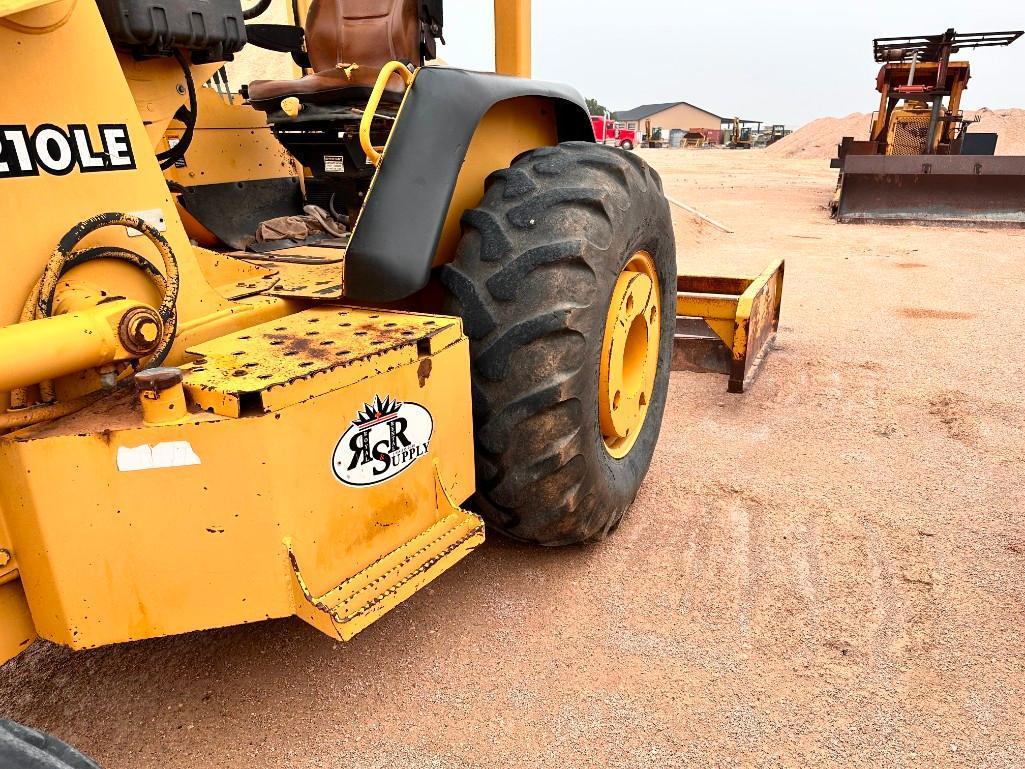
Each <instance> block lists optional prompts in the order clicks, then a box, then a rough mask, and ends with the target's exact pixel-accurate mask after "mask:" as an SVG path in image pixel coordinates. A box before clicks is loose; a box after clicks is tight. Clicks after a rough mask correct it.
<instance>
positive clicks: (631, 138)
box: [591, 115, 638, 150]
mask: <svg viewBox="0 0 1025 769" xmlns="http://www.w3.org/2000/svg"><path fill="white" fill-rule="evenodd" d="M591 128H593V129H594V140H595V141H596V142H598V143H599V144H611V145H612V146H613V147H619V148H620V149H624V150H632V149H633V148H634V147H636V146H637V143H638V137H637V132H636V131H634V130H632V129H629V128H623V126H622V124H621V123H617V122H616V121H614V120H609V119H608V118H607V117H602V116H601V115H592V116H591Z"/></svg>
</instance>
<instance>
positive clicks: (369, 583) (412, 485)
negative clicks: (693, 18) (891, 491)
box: [0, 0, 677, 661]
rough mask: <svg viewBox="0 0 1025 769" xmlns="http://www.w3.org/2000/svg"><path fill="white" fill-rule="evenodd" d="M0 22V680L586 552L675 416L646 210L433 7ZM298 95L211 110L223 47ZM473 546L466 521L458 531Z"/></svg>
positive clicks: (646, 180)
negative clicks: (474, 555) (291, 69)
mask: <svg viewBox="0 0 1025 769" xmlns="http://www.w3.org/2000/svg"><path fill="white" fill-rule="evenodd" d="M269 5H270V3H268V2H260V3H258V4H257V5H256V6H253V7H251V8H243V7H242V6H241V5H240V3H239V0H141V1H140V0H133V1H131V2H129V0H0V52H2V56H3V61H4V65H3V67H4V75H5V78H4V95H3V100H2V103H0V221H2V224H3V231H4V234H5V242H4V247H3V254H4V257H3V260H4V279H3V281H2V282H0V391H2V395H0V661H3V660H6V659H9V658H11V657H13V656H14V655H16V654H18V653H19V652H21V651H23V650H24V649H25V648H26V647H27V646H28V645H29V644H31V643H32V642H33V640H34V639H35V638H37V637H42V638H45V639H48V640H50V641H53V642H56V643H59V644H63V645H65V646H68V647H71V648H73V649H88V648H93V647H97V646H100V645H104V644H112V643H119V642H125V641H132V640H137V639H144V638H152V637H156V636H164V635H169V634H175V633H184V632H188V631H194V630H202V629H207V628H215V627H223V626H228V625H235V624H241V623H249V622H258V621H261V620H265V619H270V618H280V617H288V616H293V615H295V616H298V617H301V618H302V619H303V620H305V621H307V622H309V623H310V624H312V625H313V626H315V627H317V628H319V629H320V630H322V631H324V632H325V633H328V634H330V635H332V636H334V637H337V638H341V639H345V640H348V639H350V638H352V637H353V635H355V634H356V633H358V632H359V631H361V630H362V629H364V628H366V627H367V626H368V625H369V624H371V623H372V622H374V621H375V620H376V619H378V618H379V617H381V616H382V615H383V614H384V613H385V612H387V611H388V610H389V609H391V608H393V607H395V606H396V605H397V604H399V603H400V602H401V601H403V600H404V599H406V598H408V597H409V596H411V595H412V594H413V593H415V592H416V591H417V590H418V589H420V588H422V587H423V586H424V585H426V584H427V583H429V582H430V581H431V580H433V579H435V578H436V577H437V576H438V575H439V574H441V573H443V572H444V571H445V570H446V569H448V568H450V567H451V566H453V565H454V564H456V563H457V562H458V561H459V560H460V559H461V558H463V557H464V556H466V555H468V554H469V553H470V552H471V551H472V550H473V549H474V548H475V547H477V546H478V545H480V544H481V543H482V542H483V540H484V531H485V529H484V520H486V521H487V522H488V524H489V525H490V527H491V528H492V529H494V530H495V531H499V532H501V533H503V534H505V535H508V536H510V537H514V538H516V539H518V540H522V541H525V542H532V543H538V544H540V545H551V546H554V545H570V544H575V543H585V542H592V541H595V540H599V539H601V538H603V537H604V536H606V535H607V534H608V533H609V532H610V531H612V530H613V529H614V528H615V526H616V525H617V524H618V523H619V521H620V519H621V518H622V516H623V514H624V512H625V511H626V510H627V508H628V507H629V506H630V504H631V503H632V501H633V500H634V497H635V495H636V494H637V491H638V488H639V486H640V484H641V482H642V480H643V478H644V476H645V473H646V472H647V469H648V466H649V463H650V460H651V457H652V452H653V450H654V446H655V442H656V439H657V436H658V432H659V427H660V423H661V420H662V413H663V409H664V406H665V403H666V395H667V388H668V380H669V371H670V361H671V355H672V348H673V334H674V322H675V312H674V306H675V302H676V292H677V289H676V287H675V284H676V270H675V265H676V253H675V247H674V240H673V230H672V226H671V221H670V214H669V208H668V205H667V203H666V199H665V198H664V196H663V193H662V189H661V182H660V180H659V177H658V175H657V174H656V173H655V172H654V171H652V170H651V169H650V168H649V167H648V166H647V165H646V164H645V163H644V162H643V161H642V160H639V159H638V158H637V157H636V156H635V155H632V154H630V153H623V152H619V151H616V150H615V149H613V148H606V147H602V146H598V145H596V144H594V142H593V134H592V131H591V125H590V121H589V118H588V114H587V110H586V108H585V105H584V100H583V99H582V98H581V96H580V95H579V94H578V93H577V92H576V91H575V90H573V89H572V88H568V87H565V86H561V85H554V84H549V83H540V82H536V81H533V80H530V79H527V76H528V75H529V69H530V55H529V41H530V34H529V30H530V16H529V2H527V1H526V0H496V2H495V19H496V51H497V56H496V59H497V61H496V69H497V73H478V72H468V71H465V70H460V69H455V68H451V67H447V66H433V65H432V66H429V65H427V62H428V61H429V60H432V59H434V58H435V57H436V49H435V45H436V41H437V40H438V39H440V38H441V36H442V34H443V24H444V16H443V11H442V7H441V3H440V2H438V1H432V2H417V1H416V0H312V2H309V3H306V2H297V3H291V4H289V7H288V15H289V19H290V21H291V22H292V23H289V24H284V25H274V24H261V23H259V22H258V21H257V20H256V17H257V16H258V15H259V14H260V13H261V12H263V11H266V10H267V8H268V6H269ZM247 45H248V46H250V47H253V46H256V47H261V48H264V49H268V50H269V51H271V52H273V53H268V54H267V55H268V56H278V57H282V58H283V59H287V58H288V57H291V61H292V62H294V66H295V69H296V72H295V77H293V78H287V79H284V80H263V81H255V82H251V83H247V84H243V87H241V88H238V89H237V90H236V88H235V87H234V86H233V85H232V84H231V83H230V82H229V81H228V79H227V78H226V77H225V71H224V65H225V62H226V61H228V60H230V59H231V58H232V57H233V56H234V55H235V54H237V53H238V52H239V51H241V50H243V48H244V47H246V46H247ZM471 510H472V511H475V512H471Z"/></svg>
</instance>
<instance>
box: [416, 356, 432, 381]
mask: <svg viewBox="0 0 1025 769" xmlns="http://www.w3.org/2000/svg"><path fill="white" fill-rule="evenodd" d="M433 368H434V362H433V361H432V360H431V359H430V358H424V359H423V360H422V361H420V368H418V369H417V370H416V377H417V379H419V380H420V387H424V386H425V385H426V384H427V380H428V379H430V378H431V371H432V370H433Z"/></svg>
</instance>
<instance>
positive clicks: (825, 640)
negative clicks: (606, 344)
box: [0, 151, 1025, 769]
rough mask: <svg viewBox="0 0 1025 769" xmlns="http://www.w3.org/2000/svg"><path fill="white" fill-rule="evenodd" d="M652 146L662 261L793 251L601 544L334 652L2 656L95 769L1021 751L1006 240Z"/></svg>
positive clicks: (826, 184)
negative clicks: (672, 239)
mask: <svg viewBox="0 0 1025 769" xmlns="http://www.w3.org/2000/svg"><path fill="white" fill-rule="evenodd" d="M647 157H648V158H649V159H650V160H651V162H652V163H654V164H655V165H656V166H657V167H658V168H659V169H660V170H661V171H662V173H663V176H664V179H665V181H666V185H667V188H668V191H669V192H670V194H672V195H674V196H676V197H678V198H680V199H682V200H685V201H686V202H689V203H691V204H693V205H696V206H698V207H699V208H702V209H703V210H705V211H706V212H707V213H708V214H710V215H712V216H714V217H716V218H718V219H720V220H721V221H723V222H726V223H728V224H729V225H731V226H732V227H733V228H735V229H736V234H734V235H725V234H721V233H717V232H715V231H714V230H710V229H709V228H707V227H705V228H704V229H700V228H696V227H694V225H693V222H692V221H691V220H689V219H688V218H686V217H685V216H683V215H681V216H680V217H679V218H678V224H679V230H680V241H681V265H683V267H684V268H685V269H689V270H693V271H699V272H717V271H751V272H757V271H760V270H761V268H762V267H763V266H764V265H765V264H766V263H767V262H768V261H769V260H771V259H773V258H775V257H778V256H784V257H786V259H787V287H786V295H785V299H784V318H783V324H782V328H781V333H780V339H779V348H778V350H777V351H776V352H775V353H774V354H773V356H772V357H771V359H770V360H769V362H768V364H767V367H766V368H765V370H764V372H763V374H762V375H761V377H760V378H759V379H758V381H757V383H756V385H755V386H754V388H753V389H752V390H751V391H750V392H749V393H748V394H746V395H744V396H728V395H726V381H725V378H722V377H719V376H715V375H701V374H678V375H674V382H673V384H672V392H671V399H672V400H671V405H670V408H669V410H668V412H667V415H666V419H665V425H664V428H663V433H662V439H661V442H660V443H659V447H658V451H657V453H656V456H655V460H654V466H653V468H652V471H651V474H650V476H649V478H648V481H647V483H646V484H645V486H644V488H643V490H642V492H641V494H640V497H639V498H638V500H637V503H636V505H635V506H634V508H633V510H632V511H631V513H630V514H629V516H628V517H627V519H626V521H625V522H624V524H623V526H622V528H621V529H620V530H619V531H618V532H617V533H616V534H615V535H614V536H613V537H612V538H611V539H610V540H609V541H607V542H606V543H605V544H603V545H601V546H598V547H593V548H589V549H569V550H564V551H559V552H545V551H539V550H533V549H530V548H526V547H520V546H518V545H513V544H510V543H508V542H505V541H503V540H501V539H500V538H498V537H494V538H492V540H491V541H490V542H489V543H488V544H487V545H486V546H485V547H484V548H483V549H482V550H481V551H480V552H479V553H477V554H476V555H474V556H473V557H472V558H470V559H468V560H467V561H465V562H464V563H463V564H462V565H460V566H459V567H457V568H456V569H455V570H454V571H452V572H450V573H449V574H447V575H445V576H444V577H443V578H442V579H440V580H439V581H437V582H436V583H434V585H433V586H432V587H431V588H430V589H428V590H427V591H426V592H424V593H421V594H420V595H419V596H417V597H415V598H414V599H412V600H411V601H409V602H408V603H407V604H405V605H404V606H403V607H401V608H399V609H398V610H396V611H395V612H394V613H392V614H391V615H389V616H388V617H386V618H385V619H384V620H383V621H381V622H380V623H378V624H377V625H375V626H374V627H372V628H371V629H370V630H368V631H367V632H365V633H364V634H362V635H361V636H359V637H358V638H357V639H356V640H355V641H354V642H352V643H351V644H348V645H341V644H336V643H333V642H332V641H331V640H329V639H327V638H326V637H322V636H320V635H318V633H317V632H316V631H314V630H312V629H311V628H309V627H306V626H305V625H303V624H302V623H301V622H299V621H297V620H296V621H282V622H274V623H267V624H264V625H261V626H254V627H246V628H239V629H232V630H225V631H218V632H210V633H201V634H195V635H191V636H187V637H183V638H177V639H169V640H159V641H153V642H146V643H138V644H133V645H128V646H122V647H117V648H110V649H104V650H100V651H96V652H92V653H86V654H80V655H77V656H73V655H71V654H69V653H66V652H65V651H63V650H61V649H58V648H55V647H52V646H47V645H39V646H37V647H35V648H34V649H33V650H31V651H30V652H29V653H28V654H26V655H25V656H24V657H23V658H21V659H19V660H16V661H15V662H14V663H12V664H11V665H9V666H7V667H5V668H4V669H3V670H2V671H0V710H2V712H3V713H4V714H6V715H8V716H13V717H15V718H17V719H20V720H22V721H24V722H27V723H29V724H32V725H35V726H38V727H42V728H45V729H49V730H52V731H54V732H56V733H57V734H59V735H60V736H62V737H64V738H65V739H68V740H70V741H72V742H74V743H76V744H77V745H79V746H81V747H82V748H83V749H85V750H87V751H88V752H90V753H92V754H94V755H95V756H96V757H97V758H98V759H99V760H100V761H101V762H102V763H103V765H104V766H105V767H107V769H158V768H159V769H213V768H214V767H216V768H217V769H233V768H235V767H238V768H239V769H241V768H242V767H245V768H246V769H248V768H249V767H274V768H278V767H281V768H283V769H289V768H292V767H295V768H297V769H299V768H301V769H308V768H312V767H331V768H332V769H334V768H336V767H337V768H338V769H342V768H344V769H350V768H351V769H363V768H367V769H369V768H370V767H382V768H383V767H388V768H391V767H404V768H408V769H421V768H424V769H426V768H427V767H603V768H606V767H607V768H610V769H611V768H613V767H615V768H619V767H623V768H633V767H676V766H688V767H734V766H743V767H820V766H822V767H825V766H844V767H947V766H958V767H972V768H973V769H976V768H979V767H1025V713H1023V702H1025V661H1023V657H1022V645H1021V632H1022V621H1023V617H1025V587H1023V584H1025V583H1023V572H1025V528H1023V523H1022V511H1023V509H1025V491H1023V489H1025V469H1023V467H1025V462H1023V460H1025V441H1023V438H1022V430H1023V427H1025V407H1023V406H1022V403H1021V395H1020V383H1021V381H1022V377H1023V373H1025V372H1023V356H1022V348H1021V308H1022V296H1023V287H1025V232H1009V231H973V230H948V229H939V228H915V227H904V228H888V227H869V226H837V225H833V224H832V223H831V222H830V220H829V219H828V216H827V214H826V212H825V210H824V208H823V205H824V203H825V202H826V200H827V198H828V196H829V193H830V192H831V189H832V185H833V176H832V174H831V172H830V171H829V170H828V168H825V167H824V165H825V164H823V163H822V162H821V161H800V160H797V161H795V160H780V159H773V158H770V157H767V156H765V155H764V154H763V153H759V152H757V151H754V152H746V153H745V152H728V151H675V152H670V151H662V152H653V153H650V154H648V155H647Z"/></svg>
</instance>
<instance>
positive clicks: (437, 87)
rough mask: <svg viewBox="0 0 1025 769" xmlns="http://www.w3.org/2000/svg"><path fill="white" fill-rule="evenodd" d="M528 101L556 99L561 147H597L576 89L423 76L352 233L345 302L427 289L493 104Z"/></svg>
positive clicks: (486, 76)
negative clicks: (463, 172) (463, 173)
mask: <svg viewBox="0 0 1025 769" xmlns="http://www.w3.org/2000/svg"><path fill="white" fill-rule="evenodd" d="M521 96H541V97H546V98H549V99H551V100H552V104H553V106H554V109H555V119H556V125H557V129H558V137H559V141H560V142H565V141H594V133H593V130H592V128H591V120H590V117H589V115H588V112H587V107H586V106H585V102H584V99H583V97H582V96H581V95H580V93H579V92H578V91H577V90H576V89H574V88H572V87H570V86H565V85H558V84H554V83H543V82H539V81H536V80H527V79H523V78H515V77H506V76H503V75H494V74H490V73H483V72H469V71H467V70H460V69H449V68H442V67H437V68H434V67H430V68H424V69H421V70H420V71H419V72H418V73H417V76H416V80H415V81H414V82H413V85H412V86H411V87H410V89H409V92H408V93H407V95H406V97H405V100H404V101H403V104H402V111H401V113H400V114H399V119H398V120H397V121H396V123H395V127H394V128H393V129H392V134H391V137H390V138H389V140H388V151H387V153H386V154H385V156H384V157H383V158H382V160H381V165H380V167H379V168H378V171H377V177H376V178H375V180H374V183H373V186H372V187H371V188H370V193H369V194H368V196H367V201H366V204H365V206H364V209H363V211H362V213H361V214H360V217H359V221H358V222H357V224H356V227H355V229H354V230H353V232H352V238H351V240H350V242H349V248H348V250H347V252H346V257H345V294H346V296H348V297H351V298H353V299H357V300H359V301H366V302H393V301H398V300H400V299H405V298H406V297H408V296H411V295H412V294H415V293H416V292H417V291H419V290H420V289H422V288H423V287H424V286H426V285H427V282H428V280H429V279H430V275H431V266H432V264H433V262H434V255H435V253H436V251H437V248H438V240H439V237H440V236H441V231H442V226H443V225H444V223H445V217H446V215H447V214H448V209H449V206H450V204H451V201H452V193H453V190H454V189H455V186H456V180H457V179H458V178H459V171H460V169H461V168H462V165H463V160H464V159H465V157H466V152H467V149H468V148H469V146H470V140H471V139H472V138H473V134H474V131H476V129H477V125H478V124H479V123H480V121H481V119H482V118H483V117H484V115H485V114H487V112H488V110H490V109H491V108H492V107H493V106H495V105H496V104H498V103H499V102H503V101H506V100H508V99H515V98H518V97H521Z"/></svg>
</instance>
